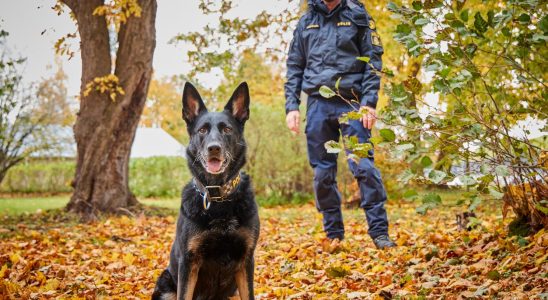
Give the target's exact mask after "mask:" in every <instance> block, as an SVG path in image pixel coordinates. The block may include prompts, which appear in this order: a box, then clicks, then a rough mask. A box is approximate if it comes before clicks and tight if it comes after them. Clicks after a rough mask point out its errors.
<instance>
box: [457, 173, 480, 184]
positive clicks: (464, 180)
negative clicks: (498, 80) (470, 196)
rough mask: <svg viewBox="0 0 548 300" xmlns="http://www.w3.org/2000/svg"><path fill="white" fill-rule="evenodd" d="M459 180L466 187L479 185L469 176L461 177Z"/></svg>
mask: <svg viewBox="0 0 548 300" xmlns="http://www.w3.org/2000/svg"><path fill="white" fill-rule="evenodd" d="M457 178H458V179H459V180H460V182H461V183H462V185H464V186H469V185H474V184H476V183H478V182H477V181H476V180H475V179H474V178H472V177H470V176H468V175H461V176H459V177H457Z"/></svg>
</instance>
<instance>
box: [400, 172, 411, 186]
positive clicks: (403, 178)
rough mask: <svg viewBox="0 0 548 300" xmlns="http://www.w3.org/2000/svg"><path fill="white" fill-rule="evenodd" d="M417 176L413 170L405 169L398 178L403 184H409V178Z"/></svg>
mask: <svg viewBox="0 0 548 300" xmlns="http://www.w3.org/2000/svg"><path fill="white" fill-rule="evenodd" d="M413 178H415V174H413V172H411V170H405V171H403V173H401V174H400V175H399V176H398V180H399V181H400V182H402V183H403V184H407V183H408V182H409V180H411V179H413Z"/></svg>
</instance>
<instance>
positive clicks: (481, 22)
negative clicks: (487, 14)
mask: <svg viewBox="0 0 548 300" xmlns="http://www.w3.org/2000/svg"><path fill="white" fill-rule="evenodd" d="M488 25H489V24H488V23H487V21H485V19H484V18H483V17H482V16H481V13H479V12H477V13H476V14H475V15H474V28H476V30H477V31H479V32H480V33H484V32H486V31H487V26H488Z"/></svg>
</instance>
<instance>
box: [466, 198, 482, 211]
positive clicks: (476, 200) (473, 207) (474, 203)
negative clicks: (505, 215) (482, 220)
mask: <svg viewBox="0 0 548 300" xmlns="http://www.w3.org/2000/svg"><path fill="white" fill-rule="evenodd" d="M480 204H481V198H480V197H478V196H474V197H472V201H471V203H470V206H469V207H468V210H470V211H474V210H476V208H477V207H478V205H480Z"/></svg>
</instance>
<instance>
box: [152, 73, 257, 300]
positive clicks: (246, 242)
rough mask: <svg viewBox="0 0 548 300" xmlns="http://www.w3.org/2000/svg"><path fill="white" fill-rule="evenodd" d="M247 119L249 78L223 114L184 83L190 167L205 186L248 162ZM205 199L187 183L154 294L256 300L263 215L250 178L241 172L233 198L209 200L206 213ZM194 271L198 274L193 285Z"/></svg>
mask: <svg viewBox="0 0 548 300" xmlns="http://www.w3.org/2000/svg"><path fill="white" fill-rule="evenodd" d="M248 118H249V90H248V87H247V84H246V83H245V82H244V83H242V84H240V86H239V87H238V88H237V89H236V90H235V92H234V94H233V95H232V97H231V98H230V100H229V101H228V103H227V104H226V106H225V109H224V111H222V112H208V111H207V108H206V107H205V105H204V103H203V101H202V99H201V97H200V95H199V93H198V91H197V90H196V88H194V86H192V84H190V83H187V84H186V85H185V88H184V92H183V119H184V120H185V122H186V124H187V130H188V133H189V135H190V143H189V145H188V148H187V159H188V167H189V169H190V171H191V172H192V174H193V175H194V177H195V178H196V179H198V180H199V181H200V182H201V183H203V184H204V185H222V184H224V183H226V182H228V181H229V180H231V179H232V178H235V177H236V176H237V175H238V173H239V172H240V170H241V168H242V167H243V166H244V164H245V155H246V143H245V140H244V136H243V133H244V125H245V122H246V120H247V119H248ZM215 159H217V160H218V161H223V163H221V167H220V169H219V168H218V166H219V164H217V165H215V164H213V167H212V168H213V170H210V169H209V168H210V163H209V162H210V161H212V160H213V162H215V161H214V160H215ZM202 200H203V198H202V195H201V194H200V193H199V192H198V191H197V190H196V187H195V186H194V184H193V182H190V183H188V184H187V185H186V186H185V187H184V189H183V193H182V204H181V209H180V212H179V219H178V220H177V228H176V234H175V241H174V242H173V245H172V248H171V254H170V261H169V266H168V268H167V269H166V270H164V271H163V273H162V274H161V275H160V277H159V278H158V281H157V283H156V287H155V289H154V293H153V294H152V299H175V295H176V296H177V299H212V300H217V299H228V297H230V296H234V295H235V294H236V291H237V290H238V291H239V294H240V297H242V299H243V298H246V297H245V295H242V294H246V293H247V294H248V295H249V296H248V297H247V298H248V299H253V298H254V297H253V270H254V258H253V253H254V250H255V246H256V244H257V239H258V237H259V217H258V211H257V206H256V203H255V199H254V194H253V189H252V187H251V182H250V179H249V177H248V176H247V175H245V174H243V173H242V174H241V180H240V183H239V185H238V188H237V189H236V190H235V192H234V193H233V194H232V195H231V196H230V197H229V200H230V201H224V202H211V206H210V208H209V209H207V210H206V209H205V208H204V206H203V202H202ZM196 266H198V267H196ZM193 272H194V273H193ZM193 274H197V279H196V280H195V287H194V288H192V278H193V276H194V275H193ZM238 276H240V277H238ZM237 278H239V279H240V281H239V282H238V280H237ZM243 278H245V281H244V279H243ZM244 282H245V284H244ZM238 283H239V284H238ZM242 289H244V290H242ZM245 289H247V291H245ZM192 290H193V291H192Z"/></svg>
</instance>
